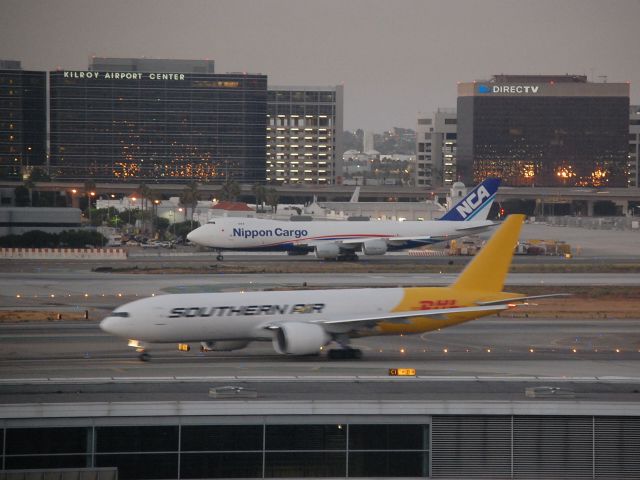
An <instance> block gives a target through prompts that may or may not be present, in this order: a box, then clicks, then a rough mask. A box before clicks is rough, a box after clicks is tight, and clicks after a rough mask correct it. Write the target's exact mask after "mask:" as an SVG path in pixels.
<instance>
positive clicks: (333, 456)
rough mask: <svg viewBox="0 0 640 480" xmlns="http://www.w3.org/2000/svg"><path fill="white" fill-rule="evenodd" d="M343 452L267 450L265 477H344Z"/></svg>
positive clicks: (344, 456)
mask: <svg viewBox="0 0 640 480" xmlns="http://www.w3.org/2000/svg"><path fill="white" fill-rule="evenodd" d="M345 475H346V453H345V452H340V453H338V452H336V453H329V452H296V453H290V452H289V453H284V452H282V453H276V452H267V454H266V458H265V477H267V478H273V477H282V478H292V477H344V476H345Z"/></svg>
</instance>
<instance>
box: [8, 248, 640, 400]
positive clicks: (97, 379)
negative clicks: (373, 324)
mask: <svg viewBox="0 0 640 480" xmlns="http://www.w3.org/2000/svg"><path fill="white" fill-rule="evenodd" d="M388 258H389V259H392V258H393V257H388ZM385 261H390V260H385ZM3 266H4V265H3ZM32 267H33V268H37V269H38V271H31V270H29V271H23V272H16V271H7V270H6V269H4V268H2V272H0V302H1V303H2V305H3V307H5V308H16V309H19V308H29V307H34V306H35V307H40V308H46V307H52V308H53V309H56V308H60V309H62V308H66V309H78V310H82V309H93V310H95V311H97V312H102V313H106V312H107V311H109V310H111V309H113V308H115V307H116V306H118V305H120V304H122V303H125V302H127V301H131V300H133V299H135V298H140V297H145V296H149V295H153V294H166V293H177V292H200V291H212V292H213V291H228V290H251V289H258V290H259V289H267V288H279V287H284V288H296V287H301V286H303V285H306V286H307V287H312V288H313V287H319V288H323V287H328V286H331V287H333V286H337V287H349V286H399V285H402V286H409V285H446V284H449V283H451V282H452V281H453V279H455V277H456V276H457V275H456V274H405V273H393V274H330V273H329V274H252V275H243V274H208V275H179V274H146V275H137V274H120V273H97V272H91V271H89V270H88V269H87V268H85V267H84V266H83V265H82V264H73V265H60V264H59V263H57V262H41V263H40V264H35V263H32ZM30 268H31V267H30ZM27 270H28V269H27ZM506 283H507V286H518V287H522V288H519V289H518V290H519V291H526V288H525V287H526V286H530V285H534V286H535V285H554V286H558V287H559V288H560V287H562V286H568V285H577V286H580V285H609V286H620V287H621V288H624V287H625V286H637V285H640V275H636V274H618V273H602V274H584V273H581V274H565V273H558V274H511V275H509V277H508V279H507V282H506ZM91 318H92V320H93V321H90V322H51V323H46V322H45V323H10V322H9V323H3V324H0V403H12V402H59V401H63V402H67V401H88V402H93V401H121V400H122V401H125V400H131V401H138V400H146V401H148V400H154V399H158V400H180V399H194V398H195V399H202V398H204V399H206V398H208V397H207V392H208V388H209V387H210V386H216V385H229V384H232V385H240V386H245V387H247V388H253V389H258V390H259V392H260V393H259V394H260V398H268V399H287V398H304V399H308V400H314V399H316V398H317V399H329V400H344V399H349V400H357V399H378V398H384V399H397V400H399V401H400V400H406V399H409V398H421V399H422V398H431V399H449V398H450V399H455V398H457V399H481V400H509V399H520V398H522V397H523V395H524V387H525V386H531V385H534V386H540V385H560V386H564V387H568V388H569V389H570V390H572V391H575V392H579V395H578V394H577V395H578V396H577V397H576V398H579V397H580V395H582V397H580V398H588V399H591V400H594V399H596V400H598V399H600V400H603V401H604V400H607V401H637V400H638V397H640V395H639V394H638V391H640V374H639V373H638V372H640V314H639V318H638V319H637V320H636V319H615V318H609V319H594V320H577V319H535V318H499V317H488V318H485V319H480V320H475V321H473V322H470V323H467V324H464V325H460V326H456V327H452V328H448V329H444V330H442V331H435V332H430V333H428V334H423V335H411V336H389V337H372V338H367V339H357V340H355V341H354V346H356V347H358V348H361V349H362V350H363V352H364V358H363V359H362V360H359V361H330V360H328V359H327V358H326V355H321V356H320V357H302V358H291V357H285V356H280V355H277V354H276V353H275V352H274V351H273V348H272V346H271V344H270V343H268V342H265V343H254V344H251V345H250V346H249V347H248V348H247V349H245V350H241V351H235V352H209V353H206V354H203V353H200V352H199V351H198V345H197V344H193V345H192V351H191V352H178V351H177V350H176V349H175V345H159V346H156V345H154V346H152V348H151V350H150V352H151V354H152V357H153V360H152V361H151V362H146V363H145V362H140V361H139V360H138V359H137V356H136V354H135V352H134V351H133V350H132V349H130V348H129V347H127V345H126V341H125V340H123V339H119V338H115V337H111V336H109V335H106V334H105V333H103V332H102V331H101V330H100V329H99V328H98V326H97V322H98V320H99V318H100V317H99V315H96V316H92V317H91ZM390 368H414V369H415V370H416V377H414V378H407V379H397V378H392V377H389V375H388V370H389V369H390ZM398 381H399V382H401V387H399V384H398V383H397V382H398Z"/></svg>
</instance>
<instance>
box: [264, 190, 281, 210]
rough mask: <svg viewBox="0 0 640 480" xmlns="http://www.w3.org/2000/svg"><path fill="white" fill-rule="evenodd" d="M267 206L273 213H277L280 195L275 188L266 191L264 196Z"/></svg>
mask: <svg viewBox="0 0 640 480" xmlns="http://www.w3.org/2000/svg"><path fill="white" fill-rule="evenodd" d="M266 199H267V205H269V206H270V207H271V209H272V210H273V213H278V200H280V194H279V193H278V191H277V190H276V189H275V188H273V187H272V188H270V189H268V190H267V194H266Z"/></svg>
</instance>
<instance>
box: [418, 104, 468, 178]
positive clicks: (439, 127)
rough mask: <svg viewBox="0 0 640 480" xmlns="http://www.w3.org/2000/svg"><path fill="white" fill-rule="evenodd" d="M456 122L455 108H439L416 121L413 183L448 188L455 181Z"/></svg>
mask: <svg viewBox="0 0 640 480" xmlns="http://www.w3.org/2000/svg"><path fill="white" fill-rule="evenodd" d="M457 123H458V120H457V116H456V111H455V109H452V108H439V109H438V110H437V111H436V112H434V114H433V116H431V117H422V118H418V126H417V128H416V152H417V168H416V173H415V183H416V185H417V186H421V185H424V186H425V187H429V188H437V187H451V185H453V183H454V182H455V181H456V178H457V170H456V150H457V141H458V140H457V137H458V134H457V131H458V125H457Z"/></svg>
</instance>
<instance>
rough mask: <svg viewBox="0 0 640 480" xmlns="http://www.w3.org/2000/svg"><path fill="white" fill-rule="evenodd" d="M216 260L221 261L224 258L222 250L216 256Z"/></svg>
mask: <svg viewBox="0 0 640 480" xmlns="http://www.w3.org/2000/svg"><path fill="white" fill-rule="evenodd" d="M216 260H217V261H219V262H221V261H223V260H224V257H223V256H222V252H218V256H217V257H216Z"/></svg>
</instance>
